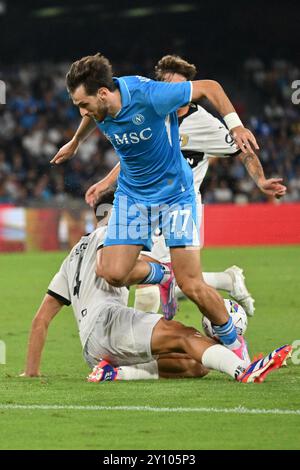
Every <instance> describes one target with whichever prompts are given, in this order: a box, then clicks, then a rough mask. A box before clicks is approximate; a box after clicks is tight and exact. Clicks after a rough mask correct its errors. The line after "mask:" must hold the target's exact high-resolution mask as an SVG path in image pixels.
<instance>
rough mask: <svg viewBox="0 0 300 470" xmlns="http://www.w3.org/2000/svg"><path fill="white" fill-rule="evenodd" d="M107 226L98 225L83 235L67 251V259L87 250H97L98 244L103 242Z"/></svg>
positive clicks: (82, 253)
mask: <svg viewBox="0 0 300 470" xmlns="http://www.w3.org/2000/svg"><path fill="white" fill-rule="evenodd" d="M106 230H107V227H100V228H97V229H95V230H93V231H92V232H91V233H87V234H86V235H83V236H82V237H81V238H80V240H79V241H78V242H77V243H76V245H74V246H73V248H72V250H71V251H70V253H69V256H68V258H69V261H72V260H74V258H77V257H78V256H79V255H84V253H85V252H86V251H87V250H88V251H90V250H97V248H98V246H99V245H101V244H103V242H104V239H105V235H106Z"/></svg>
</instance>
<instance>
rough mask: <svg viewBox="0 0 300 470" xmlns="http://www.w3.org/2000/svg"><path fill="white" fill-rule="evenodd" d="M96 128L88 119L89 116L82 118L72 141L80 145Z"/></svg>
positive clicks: (92, 121)
mask: <svg viewBox="0 0 300 470" xmlns="http://www.w3.org/2000/svg"><path fill="white" fill-rule="evenodd" d="M95 128H96V123H95V121H94V119H92V118H90V117H89V116H84V117H83V118H82V120H81V123H80V125H79V127H78V129H77V131H76V132H75V134H74V137H73V139H74V140H76V142H78V143H79V144H81V143H82V142H83V141H84V140H85V139H86V138H87V137H88V136H89V135H90V134H91V132H92V131H93V130H94V129H95Z"/></svg>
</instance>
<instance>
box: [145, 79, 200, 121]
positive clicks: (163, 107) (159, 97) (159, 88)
mask: <svg viewBox="0 0 300 470" xmlns="http://www.w3.org/2000/svg"><path fill="white" fill-rule="evenodd" d="M147 85H148V93H149V99H150V102H151V104H152V106H153V107H154V109H155V111H156V113H157V114H158V115H159V116H162V117H163V116H167V115H168V114H170V113H172V112H173V111H176V110H177V109H178V108H181V107H182V106H185V105H187V104H188V103H189V102H190V101H191V97H192V82H180V83H166V82H155V81H153V80H150V81H149V82H148V84H147Z"/></svg>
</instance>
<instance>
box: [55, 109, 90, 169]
mask: <svg viewBox="0 0 300 470" xmlns="http://www.w3.org/2000/svg"><path fill="white" fill-rule="evenodd" d="M95 128H96V123H95V121H94V119H93V118H91V117H90V116H83V118H82V120H81V123H80V125H79V127H78V129H77V131H76V133H75V135H74V137H73V139H72V140H70V142H68V143H66V144H65V145H64V146H63V147H61V148H60V149H59V151H58V152H57V154H56V155H55V156H54V157H53V158H52V160H51V161H50V163H56V164H57V165H58V164H59V163H63V162H65V161H66V160H69V159H70V158H71V157H73V155H75V153H76V152H77V150H78V147H79V145H80V144H81V143H82V142H83V141H84V140H85V139H86V138H87V137H88V136H89V135H90V134H91V132H92V131H93V130H94V129H95Z"/></svg>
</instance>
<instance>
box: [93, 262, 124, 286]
mask: <svg viewBox="0 0 300 470" xmlns="http://www.w3.org/2000/svg"><path fill="white" fill-rule="evenodd" d="M96 274H97V276H100V277H102V278H103V279H105V280H106V282H108V284H110V285H111V286H114V287H123V286H125V285H126V275H125V274H124V273H123V272H122V271H121V270H118V269H115V268H111V269H109V268H108V267H106V268H105V267H104V266H102V267H101V266H100V267H99V269H98V268H97V270H96Z"/></svg>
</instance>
